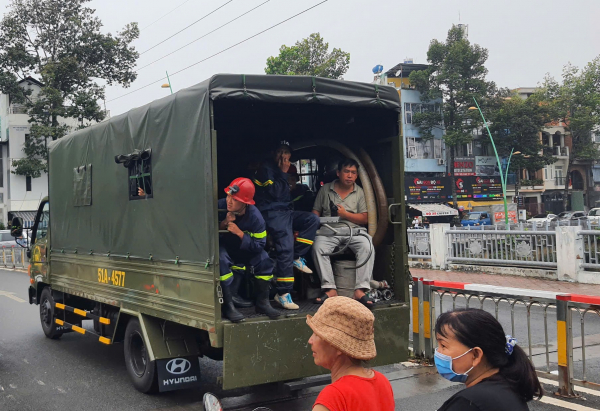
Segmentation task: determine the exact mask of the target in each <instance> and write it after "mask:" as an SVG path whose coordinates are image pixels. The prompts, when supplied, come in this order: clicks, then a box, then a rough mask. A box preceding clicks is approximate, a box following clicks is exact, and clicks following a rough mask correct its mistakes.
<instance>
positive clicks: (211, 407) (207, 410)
mask: <svg viewBox="0 0 600 411" xmlns="http://www.w3.org/2000/svg"><path fill="white" fill-rule="evenodd" d="M202 403H203V404H204V411H223V404H221V400H219V398H218V397H217V396H216V395H214V394H212V393H210V392H207V393H205V394H204V397H203V398H202ZM253 411H272V410H271V409H270V408H266V407H258V408H255V409H254V410H253Z"/></svg>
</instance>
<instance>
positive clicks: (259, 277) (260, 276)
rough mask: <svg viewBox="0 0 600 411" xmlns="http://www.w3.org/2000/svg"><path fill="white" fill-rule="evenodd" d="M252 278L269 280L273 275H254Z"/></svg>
mask: <svg viewBox="0 0 600 411" xmlns="http://www.w3.org/2000/svg"><path fill="white" fill-rule="evenodd" d="M254 278H256V279H257V280H264V281H271V279H272V278H273V276H272V275H255V276H254Z"/></svg>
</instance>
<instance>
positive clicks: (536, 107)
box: [487, 92, 556, 185]
mask: <svg viewBox="0 0 600 411" xmlns="http://www.w3.org/2000/svg"><path fill="white" fill-rule="evenodd" d="M487 120H488V121H489V128H490V132H491V133H492V136H493V137H494V143H495V144H496V149H497V150H498V155H499V156H501V157H508V156H509V155H510V152H511V150H514V152H520V153H521V154H520V155H515V156H513V157H512V159H511V161H510V169H511V170H513V171H517V172H518V171H520V170H522V169H527V170H531V171H536V170H539V169H541V168H543V167H544V166H546V165H548V164H552V163H554V162H555V161H556V158H554V157H553V153H552V152H549V151H547V150H546V151H543V150H542V148H543V145H542V142H541V141H540V138H539V132H540V131H542V130H543V129H544V127H545V125H546V124H548V123H549V122H550V121H551V120H552V110H551V109H550V107H549V105H548V104H545V103H544V101H543V95H542V94H541V93H539V92H538V93H534V94H533V95H532V96H530V97H529V98H527V99H522V98H520V97H519V96H518V95H516V94H512V95H511V96H510V97H508V96H505V95H504V93H499V95H498V97H497V99H496V102H495V104H493V106H492V107H491V110H490V113H489V114H488V115H487ZM523 185H525V183H523Z"/></svg>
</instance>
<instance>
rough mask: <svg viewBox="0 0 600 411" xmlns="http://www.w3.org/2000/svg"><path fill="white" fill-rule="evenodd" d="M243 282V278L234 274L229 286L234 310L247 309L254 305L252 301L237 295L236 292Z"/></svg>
mask: <svg viewBox="0 0 600 411" xmlns="http://www.w3.org/2000/svg"><path fill="white" fill-rule="evenodd" d="M243 281H244V276H243V275H240V274H235V275H234V276H233V281H232V282H231V284H230V286H229V287H230V288H231V299H232V300H233V305H234V306H235V307H236V308H249V307H252V306H253V305H254V303H253V302H252V301H249V300H245V299H243V298H242V297H240V295H239V294H238V290H239V289H240V284H242V282H243Z"/></svg>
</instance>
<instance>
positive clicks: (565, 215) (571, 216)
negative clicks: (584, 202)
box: [553, 211, 587, 221]
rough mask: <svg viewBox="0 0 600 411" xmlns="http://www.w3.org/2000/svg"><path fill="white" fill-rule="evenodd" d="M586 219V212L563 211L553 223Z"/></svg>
mask: <svg viewBox="0 0 600 411" xmlns="http://www.w3.org/2000/svg"><path fill="white" fill-rule="evenodd" d="M586 218H587V215H586V214H585V211H563V212H562V213H559V214H558V216H556V218H555V219H554V220H553V221H556V220H558V221H568V220H585V219H586Z"/></svg>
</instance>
